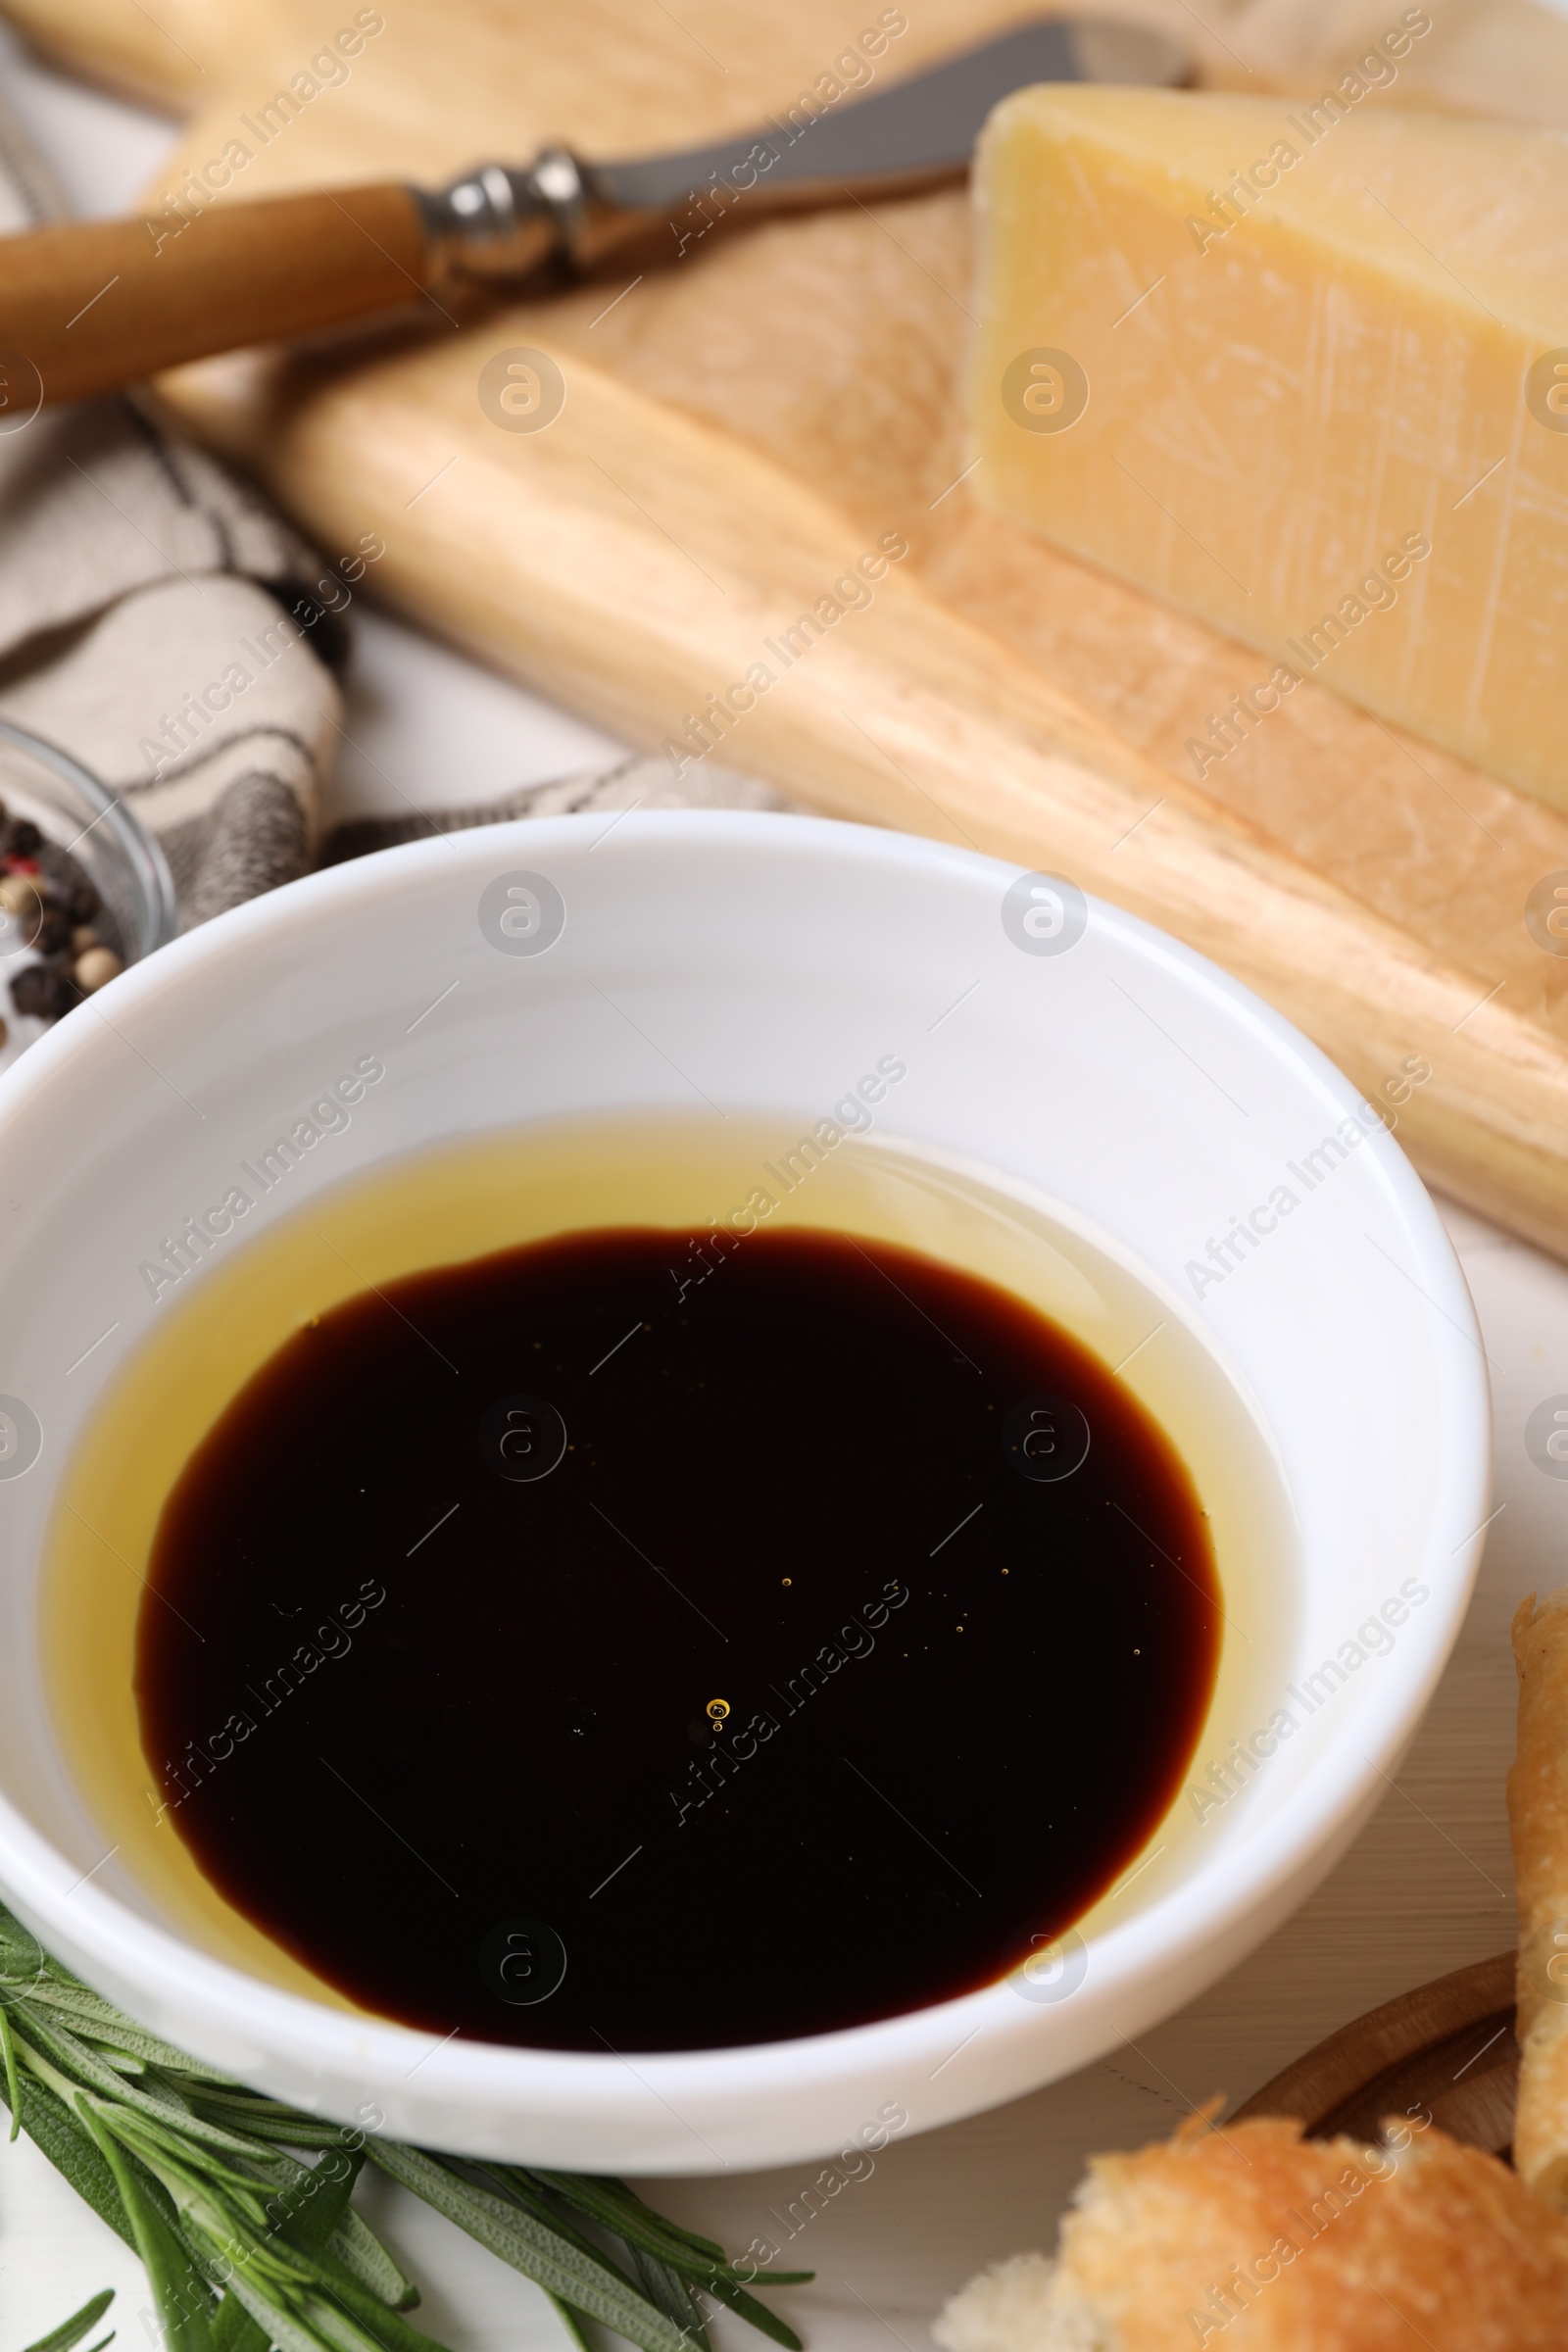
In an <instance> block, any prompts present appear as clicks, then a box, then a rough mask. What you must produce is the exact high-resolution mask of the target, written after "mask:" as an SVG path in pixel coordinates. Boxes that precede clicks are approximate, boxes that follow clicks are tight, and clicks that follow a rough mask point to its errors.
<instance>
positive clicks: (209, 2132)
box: [19, 2001, 268, 2156]
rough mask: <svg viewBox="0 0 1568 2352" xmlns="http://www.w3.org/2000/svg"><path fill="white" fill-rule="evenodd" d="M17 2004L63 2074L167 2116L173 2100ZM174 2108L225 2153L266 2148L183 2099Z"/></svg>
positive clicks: (194, 2133) (28, 2029)
mask: <svg viewBox="0 0 1568 2352" xmlns="http://www.w3.org/2000/svg"><path fill="white" fill-rule="evenodd" d="M19 2007H20V2010H21V2015H22V2022H23V2025H24V2028H25V2035H26V2039H27V2041H28V2042H30V2043H32V2044H34V2045H37V2044H40V2043H41V2044H42V2047H43V2051H44V2054H45V2055H46V2056H47V2057H49V2058H50V2059H52V2060H53V2062H54V2064H55V2065H56V2066H57V2067H58V2068H59V2070H60V2071H61V2073H62V2074H65V2075H68V2076H70V2077H71V2079H72V2080H73V2082H79V2083H80V2084H81V2086H82V2088H83V2089H84V2090H95V2091H97V2092H98V2093H99V2094H100V2096H107V2097H108V2098H110V2099H113V2100H116V2101H123V2103H124V2105H125V2106H127V2107H129V2108H133V2109H136V2110H139V2111H140V2112H142V2113H143V2114H147V2115H150V2116H153V2117H155V2118H156V2119H157V2120H158V2121H159V2122H160V2123H163V2122H165V2121H166V2120H167V2117H168V2111H169V2108H170V2106H171V2105H172V2103H173V2102H172V2101H170V2100H168V2099H164V2100H159V2099H154V2098H150V2097H149V2096H148V2094H147V2092H146V2091H144V2090H142V2089H140V2088H138V2086H137V2085H136V2084H135V2083H134V2082H125V2081H124V2080H123V2077H122V2076H119V2075H117V2074H116V2073H115V2072H114V2070H113V2069H112V2068H111V2067H108V2066H106V2065H105V2064H104V2062H103V2060H102V2058H101V2057H100V2056H99V2055H98V2053H97V2051H96V2050H92V2049H89V2047H88V2046H87V2044H86V2042H84V2041H79V2040H78V2039H77V2038H76V2036H75V2034H73V2033H71V2032H70V2030H69V2029H68V2028H67V2027H65V2026H51V2025H49V2024H47V2023H46V2022H45V2020H44V2019H43V2018H42V2017H40V2016H38V2015H37V2014H36V2012H35V2011H34V2010H33V2008H32V2005H31V2003H30V2002H27V2001H24V2002H21V2003H20V2004H19ZM177 2111H178V2114H179V2118H180V2126H181V2129H182V2131H184V2132H185V2133H186V2135H187V2136H188V2137H189V2138H191V2139H193V2140H199V2141H201V2142H202V2143H203V2144H204V2145H205V2146H207V2147H210V2148H217V2149H221V2150H222V2151H223V2152H224V2153H225V2154H228V2155H233V2154H236V2153H237V2154H239V2155H241V2156H254V2155H266V2154H267V2152H268V2151H267V2150H266V2149H265V2148H259V2147H258V2146H257V2144H256V2142H255V2141H254V2140H251V2139H241V2138H240V2137H238V2135H237V2134H236V2133H234V2132H232V2131H223V2130H221V2127H220V2126H219V2125H217V2124H207V2123H203V2122H202V2120H201V2118H200V2117H199V2116H196V2115H192V2113H191V2112H190V2110H189V2108H188V2107H186V2106H185V2105H184V2104H183V2102H182V2101H181V2102H180V2103H179V2105H178V2110H177Z"/></svg>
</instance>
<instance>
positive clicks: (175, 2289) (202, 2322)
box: [76, 2096, 213, 2352]
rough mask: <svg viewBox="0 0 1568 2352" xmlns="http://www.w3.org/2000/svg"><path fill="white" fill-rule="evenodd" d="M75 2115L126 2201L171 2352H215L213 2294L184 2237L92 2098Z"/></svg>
mask: <svg viewBox="0 0 1568 2352" xmlns="http://www.w3.org/2000/svg"><path fill="white" fill-rule="evenodd" d="M76 2112H77V2114H78V2115H79V2116H80V2117H81V2120H82V2122H83V2124H84V2125H85V2126H86V2128H87V2130H88V2131H90V2132H91V2134H92V2136H93V2138H94V2139H95V2140H96V2141H97V2142H98V2147H99V2150H100V2152H101V2154H102V2156H103V2158H104V2161H105V2162H106V2164H107V2165H108V2167H109V2169H110V2171H111V2172H112V2173H113V2174H114V2177H115V2186H116V2187H117V2188H118V2189H119V2191H120V2197H121V2202H122V2204H123V2206H124V2208H125V2212H126V2214H127V2216H128V2217H129V2221H130V2226H131V2229H133V2230H134V2231H135V2236H136V2251H137V2253H138V2254H139V2255H140V2256H141V2260H142V2267H143V2269H144V2270H145V2271H146V2273H147V2283H148V2285H149V2286H150V2287H151V2288H152V2290H153V2301H154V2303H155V2304H156V2306H157V2309H158V2317H159V2320H160V2322H161V2324H162V2326H163V2330H164V2342H165V2343H166V2344H167V2345H168V2346H169V2347H170V2352H212V2345H213V2334H212V2306H213V2296H212V2291H211V2289H210V2287H209V2286H208V2284H207V2281H206V2279H205V2278H203V2277H202V2275H201V2273H200V2272H199V2271H198V2270H197V2268H196V2265H195V2264H194V2263H193V2262H192V2260H191V2257H190V2253H189V2250H188V2249H187V2247H186V2246H185V2244H184V2242H183V2240H182V2239H181V2237H180V2236H179V2233H178V2231H177V2230H176V2229H173V2228H172V2226H171V2225H170V2223H169V2222H167V2221H166V2220H165V2218H164V2216H163V2215H162V2214H161V2213H160V2212H159V2210H158V2208H157V2207H156V2206H155V2205H154V2203H153V2201H152V2199H151V2198H150V2197H149V2196H148V2194H147V2192H146V2190H145V2189H144V2188H143V2187H142V2185H141V2182H140V2181H139V2180H137V2179H136V2176H135V2174H134V2173H133V2172H132V2170H131V2168H130V2166H129V2165H128V2164H127V2163H126V2161H125V2155H124V2151H123V2149H122V2148H121V2146H120V2145H119V2142H118V2141H117V2140H116V2138H115V2136H114V2133H113V2132H112V2131H109V2130H108V2129H107V2128H106V2126H104V2125H103V2124H102V2123H101V2122H100V2121H99V2119H98V2118H97V2116H95V2115H94V2113H93V2110H92V2106H91V2103H90V2101H89V2100H87V2099H86V2098H83V2097H80V2096H78V2098H77V2101H76Z"/></svg>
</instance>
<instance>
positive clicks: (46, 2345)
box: [27, 2286, 115, 2352]
mask: <svg viewBox="0 0 1568 2352" xmlns="http://www.w3.org/2000/svg"><path fill="white" fill-rule="evenodd" d="M114 2299H115V2290H114V2288H113V2287H112V2286H106V2287H105V2288H104V2290H103V2292H102V2293H101V2294H97V2295H94V2296H93V2299H92V2301H91V2302H90V2303H84V2304H83V2305H82V2307H81V2309H80V2310H79V2311H76V2312H73V2313H72V2315H71V2318H70V2319H69V2320H65V2321H63V2322H62V2323H61V2325H60V2326H59V2327H57V2328H56V2329H55V2330H54V2332H53V2334H51V2335H40V2336H39V2338H38V2341H37V2342H36V2343H35V2344H29V2345H28V2346H27V2352H71V2347H72V2345H73V2344H79V2343H80V2341H81V2339H82V2337H83V2336H84V2335H85V2334H86V2333H87V2331H88V2329H89V2328H90V2327H96V2326H97V2324H98V2322H99V2321H100V2320H101V2319H102V2318H103V2316H104V2313H105V2312H106V2311H107V2310H108V2309H109V2306H110V2304H111V2303H112V2302H113V2301H114ZM103 2340H104V2342H105V2343H106V2344H108V2343H112V2342H113V2341H114V2336H113V2333H111V2334H109V2335H106V2336H105V2337H104V2339H103ZM93 2352H99V2347H98V2346H97V2345H96V2344H95V2345H94V2346H93Z"/></svg>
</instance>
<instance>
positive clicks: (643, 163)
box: [592, 17, 1187, 212]
mask: <svg viewBox="0 0 1568 2352" xmlns="http://www.w3.org/2000/svg"><path fill="white" fill-rule="evenodd" d="M1107 67H1109V68H1110V69H1111V70H1110V71H1108V72H1107V71H1106V70H1105V69H1106V68H1107ZM1186 70H1187V61H1186V59H1185V58H1184V57H1183V55H1182V53H1181V51H1180V50H1179V49H1178V47H1177V46H1176V44H1175V42H1173V41H1170V40H1167V39H1166V38H1165V36H1164V35H1163V34H1162V33H1158V32H1152V31H1150V30H1148V29H1146V28H1145V27H1144V26H1142V25H1115V24H1111V23H1108V22H1107V23H1101V24H1096V23H1094V22H1093V21H1080V22H1075V21H1074V20H1073V19H1072V18H1070V17H1050V18H1047V19H1045V20H1044V21H1043V22H1042V23H1039V24H1035V25H1022V26H1020V27H1019V28H1018V29H1017V30H1016V31H1014V32H1008V33H1004V34H1003V35H1002V37H1001V38H1000V39H999V40H995V41H988V42H986V43H985V45H984V46H983V47H981V48H978V49H970V50H967V51H965V52H964V53H963V54H962V55H961V56H958V57H954V58H949V59H947V60H945V61H944V62H943V63H942V64H941V65H937V66H932V67H929V68H928V69H927V71H926V72H925V73H915V74H911V75H910V76H909V77H908V79H907V80H905V81H899V82H895V83H893V84H892V85H891V87H889V88H887V89H884V90H872V91H868V92H867V93H866V94H865V95H864V96H863V97H857V96H856V95H855V94H854V92H853V91H851V92H848V93H846V96H845V98H844V100H843V102H842V103H837V102H830V101H825V100H823V99H821V98H819V97H816V96H815V94H814V92H812V93H804V94H803V95H802V97H800V98H799V99H797V100H796V102H795V104H794V106H793V107H789V108H781V109H780V111H779V113H778V114H776V115H774V116H772V117H771V118H770V119H769V120H768V121H767V122H766V123H762V124H761V125H760V127H759V128H758V129H756V130H754V131H751V132H749V133H747V134H745V135H744V136H742V137H740V138H736V139H722V140H719V141H717V142H715V143H714V144H713V145H712V146H709V147H694V148H691V149H688V150H687V151H686V152H685V153H683V154H679V155H652V156H638V157H634V158H632V159H630V160H629V161H626V162H622V163H603V164H595V165H594V166H593V167H592V173H593V180H594V186H595V191H596V193H598V194H599V195H600V196H601V198H602V199H603V200H604V201H605V202H607V203H611V204H616V205H620V206H622V207H624V208H626V209H627V210H628V211H634V212H663V211H666V210H668V209H670V208H673V207H674V206H677V205H678V204H680V202H681V201H682V199H684V198H686V197H688V196H690V195H692V194H693V193H694V192H695V191H696V190H698V189H701V188H704V187H708V186H711V185H712V184H714V183H715V182H716V183H718V184H720V185H727V186H729V187H732V188H740V187H741V186H742V185H743V182H749V183H752V184H760V179H761V177H762V176H763V175H765V177H766V179H767V182H768V185H769V188H770V190H771V189H778V190H783V189H786V188H788V189H791V190H794V191H796V192H797V193H799V192H800V191H802V190H806V189H816V188H819V187H822V188H827V189H829V190H837V189H839V188H840V187H841V183H842V182H844V181H846V180H853V181H854V182H855V184H856V188H857V190H858V191H863V190H864V189H865V188H866V187H867V186H868V185H872V186H874V185H875V183H876V182H878V181H900V182H903V181H907V180H908V179H909V178H911V177H917V178H927V177H935V176H938V175H944V176H945V175H949V174H952V175H956V174H958V173H960V172H965V171H967V169H968V166H969V159H970V156H971V155H972V153H973V151H974V143H975V141H976V139H977V138H978V137H979V135H980V132H981V129H982V127H983V126H984V123H985V120H986V117H987V116H988V115H989V114H990V112H991V110H992V108H993V107H994V106H996V105H997V104H998V103H999V101H1000V100H1002V99H1004V98H1005V97H1006V96H1007V95H1008V93H1009V92H1010V91H1012V90H1019V89H1024V88H1026V87H1027V86H1028V84H1029V83H1030V82H1036V81H1109V80H1120V81H1137V82H1161V83H1172V82H1176V81H1178V80H1180V79H1182V78H1183V76H1184V74H1185V73H1186ZM738 175H739V176H738Z"/></svg>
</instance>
